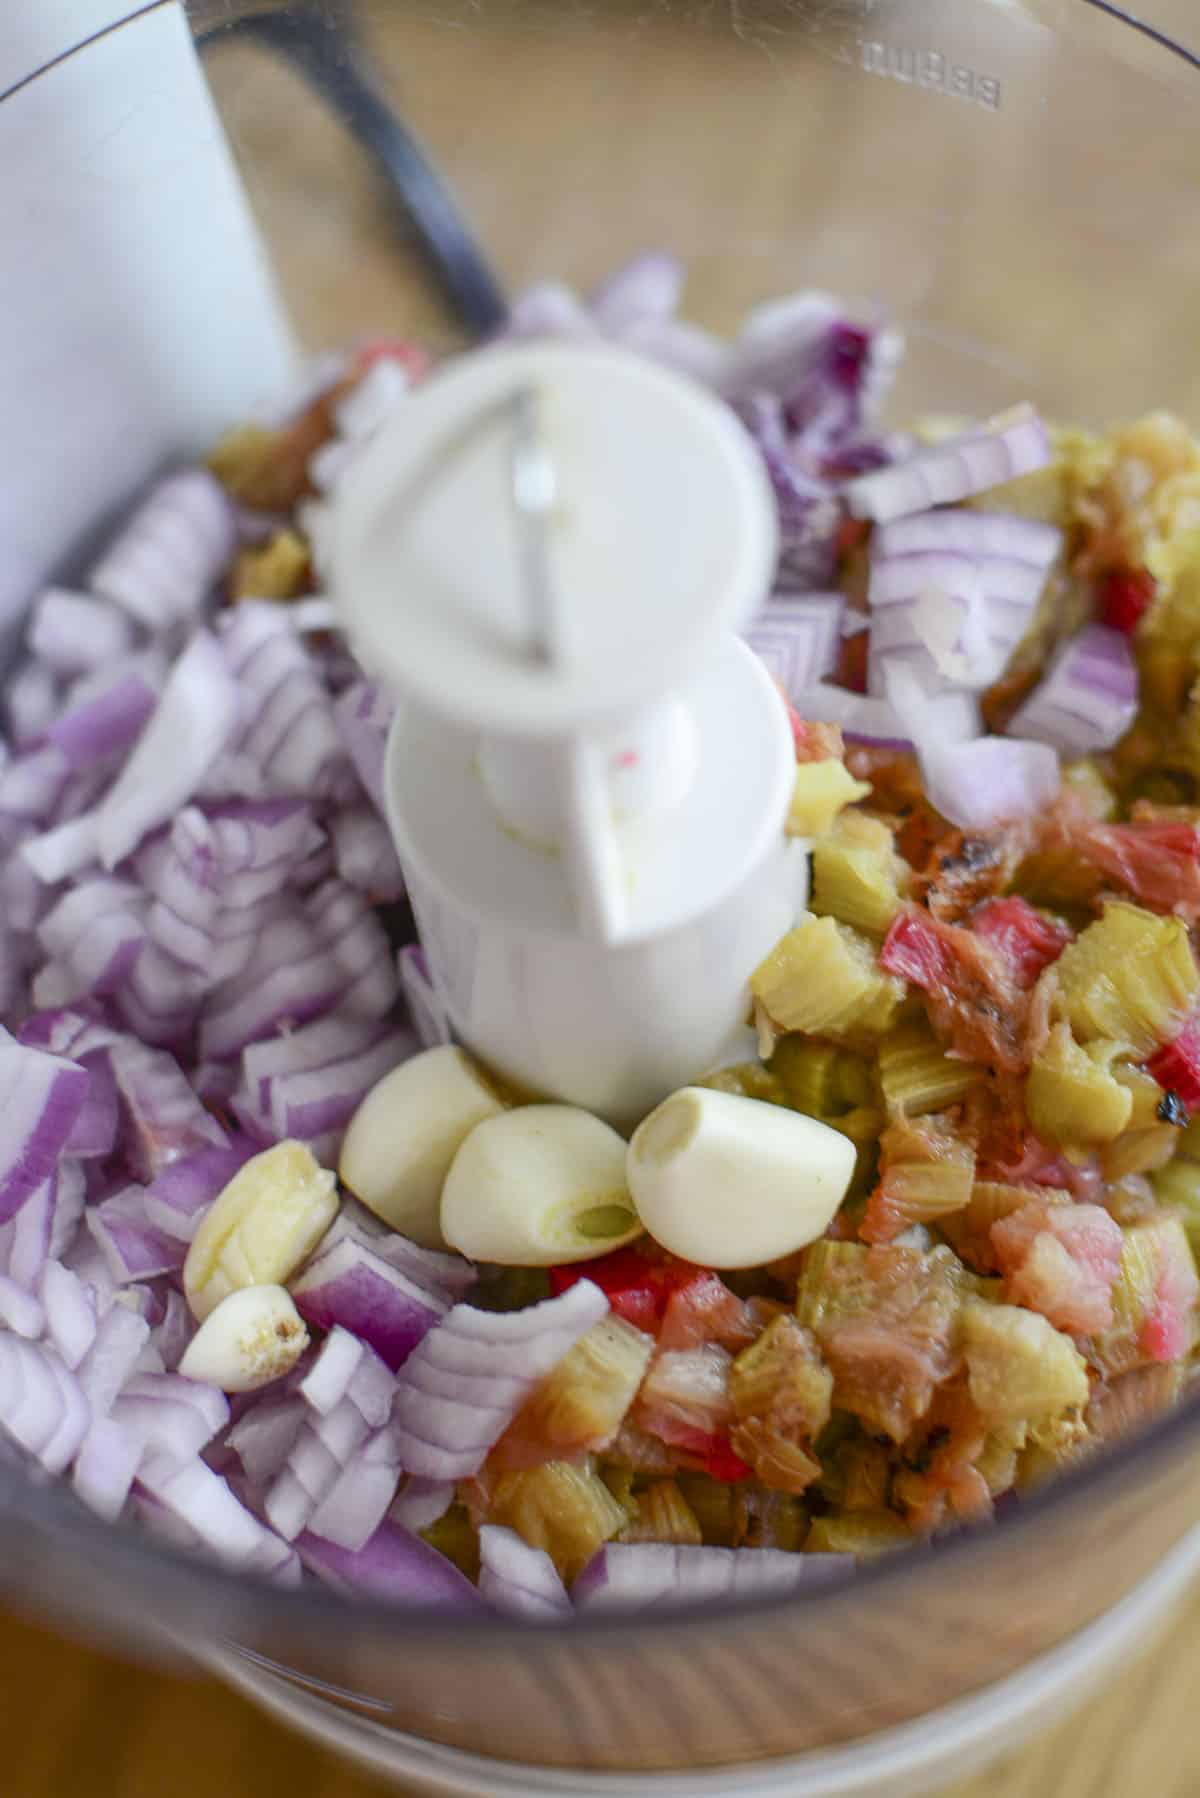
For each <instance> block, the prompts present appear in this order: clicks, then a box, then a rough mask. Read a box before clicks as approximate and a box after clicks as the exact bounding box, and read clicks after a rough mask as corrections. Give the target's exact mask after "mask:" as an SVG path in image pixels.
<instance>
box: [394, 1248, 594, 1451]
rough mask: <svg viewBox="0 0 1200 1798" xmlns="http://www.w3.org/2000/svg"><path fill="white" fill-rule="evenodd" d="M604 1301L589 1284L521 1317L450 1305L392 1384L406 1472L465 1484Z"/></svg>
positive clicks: (581, 1283) (578, 1284) (582, 1283)
mask: <svg viewBox="0 0 1200 1798" xmlns="http://www.w3.org/2000/svg"><path fill="white" fill-rule="evenodd" d="M607 1311H608V1300H607V1298H606V1297H605V1296H604V1294H603V1293H602V1292H601V1291H600V1288H599V1287H598V1286H596V1285H595V1284H594V1283H593V1282H592V1281H591V1280H579V1281H577V1282H576V1283H575V1284H574V1285H573V1286H570V1287H568V1289H567V1291H566V1292H564V1293H563V1294H562V1295H561V1297H559V1298H554V1299H546V1300H545V1301H544V1302H543V1303H542V1304H540V1305H533V1306H530V1307H529V1308H528V1309H527V1310H524V1311H512V1312H504V1313H499V1312H490V1311H479V1310H476V1309H475V1307H474V1306H471V1305H455V1307H454V1308H453V1310H452V1311H450V1312H449V1313H448V1314H447V1316H446V1317H444V1318H443V1319H442V1321H441V1323H440V1324H439V1325H438V1326H437V1328H436V1329H434V1330H431V1331H430V1333H429V1334H428V1335H427V1336H426V1337H425V1340H424V1341H423V1342H422V1343H420V1344H419V1346H418V1347H417V1348H415V1349H414V1350H413V1352H412V1354H410V1355H409V1357H408V1359H407V1360H406V1362H405V1363H404V1366H403V1369H402V1370H401V1373H400V1376H399V1378H398V1380H397V1382H396V1402H395V1409H394V1413H393V1415H394V1418H395V1421H396V1423H397V1425H398V1427H399V1437H398V1441H399V1446H400V1456H401V1460H402V1462H403V1464H404V1466H405V1467H406V1468H407V1469H408V1471H409V1472H410V1473H420V1474H425V1475H426V1476H427V1477H429V1478H431V1479H439V1480H440V1479H466V1478H468V1477H469V1476H470V1475H471V1474H473V1473H476V1472H478V1470H479V1468H480V1467H481V1466H482V1465H483V1462H484V1460H485V1459H486V1457H487V1452H488V1450H489V1449H490V1448H491V1447H492V1444H493V1443H494V1442H496V1441H497V1439H498V1438H499V1437H500V1435H501V1434H502V1433H503V1431H504V1429H505V1427H506V1426H507V1424H509V1423H510V1422H511V1420H512V1419H513V1417H514V1416H515V1415H516V1413H517V1411H518V1410H519V1409H520V1407H521V1405H522V1403H523V1402H524V1400H525V1398H526V1397H527V1395H528V1394H529V1392H530V1391H531V1390H532V1388H533V1386H534V1385H535V1384H536V1382H537V1381H538V1380H540V1379H541V1378H542V1377H543V1376H544V1375H545V1374H547V1373H549V1372H550V1370H551V1368H552V1367H555V1366H556V1365H557V1364H558V1362H559V1361H561V1359H562V1357H563V1356H564V1355H565V1354H566V1352H567V1350H568V1349H569V1348H571V1347H573V1346H574V1344H575V1343H576V1342H577V1341H578V1340H579V1338H580V1337H581V1336H582V1335H583V1334H584V1332H585V1330H590V1329H591V1327H592V1325H593V1324H595V1323H599V1321H600V1319H601V1318H602V1317H603V1316H605V1314H606V1313H607Z"/></svg>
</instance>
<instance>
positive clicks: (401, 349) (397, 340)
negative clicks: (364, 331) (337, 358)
mask: <svg viewBox="0 0 1200 1798" xmlns="http://www.w3.org/2000/svg"><path fill="white" fill-rule="evenodd" d="M377 362H399V363H400V365H401V367H402V368H405V369H407V370H408V372H409V374H410V375H411V376H412V378H413V380H414V381H416V380H419V379H420V378H421V376H422V375H423V374H425V373H426V371H427V370H428V368H429V357H428V355H427V353H426V352H425V351H424V350H423V349H422V348H421V346H420V344H416V343H410V342H409V340H408V339H407V338H406V337H369V338H368V339H367V341H366V343H363V344H360V345H359V347H358V349H357V351H356V352H355V357H354V371H355V373H356V374H359V375H365V374H366V373H367V371H368V369H371V368H374V366H375V364H376V363H377Z"/></svg>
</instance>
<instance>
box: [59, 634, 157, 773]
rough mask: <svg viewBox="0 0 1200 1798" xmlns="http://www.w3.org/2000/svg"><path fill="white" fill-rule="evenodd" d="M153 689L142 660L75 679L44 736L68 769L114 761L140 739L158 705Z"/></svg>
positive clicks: (143, 658)
mask: <svg viewBox="0 0 1200 1798" xmlns="http://www.w3.org/2000/svg"><path fill="white" fill-rule="evenodd" d="M158 696H159V683H158V681H157V680H155V679H154V678H153V677H152V668H151V666H150V665H149V664H148V663H147V660H146V658H145V657H136V656H134V657H130V658H129V661H128V664H127V665H126V666H125V667H122V666H121V665H120V664H118V665H117V666H116V667H115V668H101V669H98V670H96V671H95V672H94V673H92V674H85V675H82V676H81V677H80V680H79V682H78V683H77V685H76V686H75V687H74V688H72V690H71V692H70V693H69V694H68V695H67V699H66V702H65V704H64V706H63V707H62V708H61V709H60V710H59V711H58V713H57V714H56V716H55V718H54V720H53V722H52V723H51V724H50V725H49V727H48V728H47V731H46V740H47V742H49V743H52V744H53V745H54V747H55V748H56V749H59V750H61V751H62V754H63V755H64V756H65V757H66V759H67V763H68V766H69V767H71V768H72V769H89V768H92V767H93V766H94V765H95V764H96V763H97V762H99V761H105V760H107V759H108V757H110V756H114V755H119V754H120V753H121V752H122V751H123V750H126V749H128V748H129V746H130V744H131V743H133V742H134V741H135V740H136V738H137V737H138V736H139V735H140V734H141V731H142V729H143V727H144V726H145V724H146V722H147V720H148V719H149V718H150V715H151V713H152V712H153V711H154V708H155V706H156V705H157V704H158Z"/></svg>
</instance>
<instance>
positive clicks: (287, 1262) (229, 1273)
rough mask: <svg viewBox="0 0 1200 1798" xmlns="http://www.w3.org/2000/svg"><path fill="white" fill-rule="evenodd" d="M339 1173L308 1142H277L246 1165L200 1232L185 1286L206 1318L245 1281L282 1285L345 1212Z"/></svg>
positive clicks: (213, 1206)
mask: <svg viewBox="0 0 1200 1798" xmlns="http://www.w3.org/2000/svg"><path fill="white" fill-rule="evenodd" d="M337 1208H338V1197H337V1181H336V1179H335V1178H334V1176H333V1174H331V1173H330V1172H328V1170H327V1169H325V1168H323V1167H321V1166H320V1165H319V1164H318V1162H317V1161H316V1160H314V1158H313V1154H312V1151H311V1149H309V1148H308V1146H307V1144H305V1143H302V1142H281V1143H276V1145H275V1147H274V1148H273V1149H264V1150H263V1152H262V1154H261V1155H255V1156H253V1157H252V1158H251V1159H250V1160H249V1161H247V1162H246V1163H245V1165H244V1166H243V1167H240V1168H239V1169H238V1171H237V1173H236V1174H235V1175H234V1176H233V1179H232V1180H231V1181H230V1182H229V1185H228V1186H226V1187H225V1189H224V1191H222V1192H220V1193H218V1195H217V1197H216V1198H215V1199H214V1200H213V1202H212V1204H211V1205H210V1206H209V1208H208V1210H207V1211H206V1212H205V1213H204V1216H203V1217H202V1218H201V1219H200V1224H199V1228H198V1229H197V1231H196V1234H195V1236H193V1238H192V1243H191V1247H190V1248H189V1249H188V1254H187V1260H186V1261H185V1262H184V1264H183V1290H184V1293H185V1295H186V1297H187V1302H188V1304H189V1305H190V1306H191V1309H192V1315H193V1316H194V1317H196V1318H198V1319H199V1320H200V1321H201V1322H203V1321H204V1319H205V1318H206V1317H207V1316H208V1315H209V1313H210V1312H211V1311H215V1310H216V1308H217V1306H218V1305H219V1304H220V1303H221V1300H222V1299H224V1298H228V1296H229V1294H230V1293H231V1292H237V1291H239V1290H240V1289H241V1288H242V1287H243V1286H282V1285H283V1283H284V1281H285V1280H287V1279H288V1278H289V1276H290V1275H292V1274H294V1273H295V1271H296V1269H297V1268H298V1267H299V1266H300V1264H301V1262H302V1261H306V1260H307V1259H308V1257H309V1256H310V1255H311V1254H312V1252H313V1250H314V1249H315V1248H316V1246H317V1244H318V1242H320V1240H321V1238H322V1236H324V1234H325V1232H326V1230H328V1228H329V1226H330V1224H331V1223H332V1222H333V1220H334V1218H335V1217H336V1216H337Z"/></svg>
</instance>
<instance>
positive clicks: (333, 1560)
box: [296, 1522, 483, 1610]
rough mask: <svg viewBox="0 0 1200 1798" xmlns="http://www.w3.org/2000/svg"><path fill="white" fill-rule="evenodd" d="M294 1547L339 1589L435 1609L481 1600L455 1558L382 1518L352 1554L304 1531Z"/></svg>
mask: <svg viewBox="0 0 1200 1798" xmlns="http://www.w3.org/2000/svg"><path fill="white" fill-rule="evenodd" d="M296 1548H297V1550H298V1552H299V1555H300V1559H301V1560H302V1561H303V1563H304V1565H305V1566H306V1567H307V1568H308V1569H309V1570H310V1572H312V1573H315V1574H316V1575H317V1577H318V1578H319V1579H322V1580H324V1581H326V1583H327V1584H328V1585H331V1586H334V1587H336V1588H337V1589H338V1590H339V1591H342V1592H348V1593H355V1592H361V1593H363V1594H365V1595H366V1596H368V1597H372V1598H378V1599H384V1600H387V1601H390V1602H391V1603H394V1604H402V1605H409V1606H427V1607H431V1608H434V1609H437V1610H446V1609H448V1608H451V1607H459V1608H462V1609H467V1610H469V1609H473V1608H475V1607H477V1606H479V1605H481V1604H482V1603H483V1600H482V1599H481V1598H480V1596H479V1594H478V1592H477V1591H476V1590H475V1588H474V1586H473V1585H472V1584H471V1582H470V1580H469V1579H467V1578H466V1576H465V1575H464V1574H461V1573H460V1572H459V1571H458V1568H457V1567H455V1566H454V1564H453V1562H451V1561H448V1560H447V1559H446V1557H445V1555H441V1554H439V1553H438V1552H437V1550H436V1548H430V1547H429V1545H428V1543H426V1542H422V1540H421V1538H420V1537H419V1536H414V1535H411V1534H410V1533H409V1531H408V1530H405V1529H402V1528H401V1527H400V1526H399V1525H398V1524H395V1523H387V1522H385V1523H381V1524H380V1526H379V1528H378V1529H377V1530H376V1531H375V1534H374V1535H373V1536H372V1537H371V1540H370V1541H369V1542H368V1543H366V1544H365V1546H364V1547H363V1548H360V1549H359V1550H358V1552H357V1553H356V1554H355V1553H352V1552H351V1551H349V1550H347V1549H344V1548H338V1547H337V1546H336V1545H335V1544H334V1543H332V1542H325V1541H323V1540H322V1539H321V1537H319V1536H310V1535H302V1536H301V1537H300V1538H299V1540H298V1541H297V1543H296Z"/></svg>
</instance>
